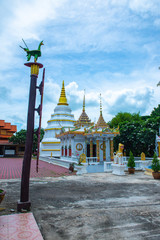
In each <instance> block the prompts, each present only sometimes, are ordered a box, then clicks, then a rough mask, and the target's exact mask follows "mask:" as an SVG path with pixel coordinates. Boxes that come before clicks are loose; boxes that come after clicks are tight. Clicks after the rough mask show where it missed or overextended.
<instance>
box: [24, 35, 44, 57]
mask: <svg viewBox="0 0 160 240" xmlns="http://www.w3.org/2000/svg"><path fill="white" fill-rule="evenodd" d="M22 40H23V39H22ZM23 42H24V44H25V46H26V48H23V47H22V46H20V47H21V48H22V49H23V50H24V51H25V52H27V61H29V60H30V59H31V56H33V57H34V62H37V59H38V57H41V46H42V45H44V44H43V41H41V42H40V44H39V46H38V49H37V50H29V48H28V46H27V44H26V43H25V41H24V40H23Z"/></svg>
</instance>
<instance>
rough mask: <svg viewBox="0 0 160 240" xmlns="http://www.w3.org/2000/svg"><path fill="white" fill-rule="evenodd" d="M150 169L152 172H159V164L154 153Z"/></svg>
mask: <svg viewBox="0 0 160 240" xmlns="http://www.w3.org/2000/svg"><path fill="white" fill-rule="evenodd" d="M151 168H152V170H153V171H154V172H158V171H160V164H159V160H158V157H157V154H156V153H154V156H153V160H152V165H151Z"/></svg>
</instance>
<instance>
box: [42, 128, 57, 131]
mask: <svg viewBox="0 0 160 240" xmlns="http://www.w3.org/2000/svg"><path fill="white" fill-rule="evenodd" d="M50 130H61V128H47V129H44V131H50Z"/></svg>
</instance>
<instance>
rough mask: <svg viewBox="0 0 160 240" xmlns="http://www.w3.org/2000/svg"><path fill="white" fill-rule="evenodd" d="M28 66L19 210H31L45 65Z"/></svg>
mask: <svg viewBox="0 0 160 240" xmlns="http://www.w3.org/2000/svg"><path fill="white" fill-rule="evenodd" d="M25 65H26V66H27V67H30V68H31V79H30V93H29V104H28V117H27V135H26V144H25V153H24V159H23V166H22V176H21V193H20V201H18V203H17V211H18V212H21V211H22V209H23V210H27V211H30V208H31V202H30V200H29V178H30V168H31V158H32V146H33V134H34V112H35V102H36V86H37V78H38V73H39V68H42V67H43V65H42V64H40V63H37V62H34V63H32V62H30V63H25Z"/></svg>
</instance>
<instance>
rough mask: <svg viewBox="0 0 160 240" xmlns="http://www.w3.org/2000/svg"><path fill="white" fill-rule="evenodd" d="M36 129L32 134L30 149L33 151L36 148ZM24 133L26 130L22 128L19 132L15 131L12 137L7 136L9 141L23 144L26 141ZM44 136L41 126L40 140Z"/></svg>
mask: <svg viewBox="0 0 160 240" xmlns="http://www.w3.org/2000/svg"><path fill="white" fill-rule="evenodd" d="M36 132H37V129H35V130H34V135H33V147H32V151H33V152H35V151H36V149H37V140H38V138H37V134H36ZM26 133H27V131H26V130H24V129H22V130H20V131H19V132H16V133H15V134H14V135H13V136H12V137H10V138H9V142H13V143H14V144H25V142H26ZM43 136H44V129H43V128H41V132H40V140H42V138H43Z"/></svg>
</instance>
